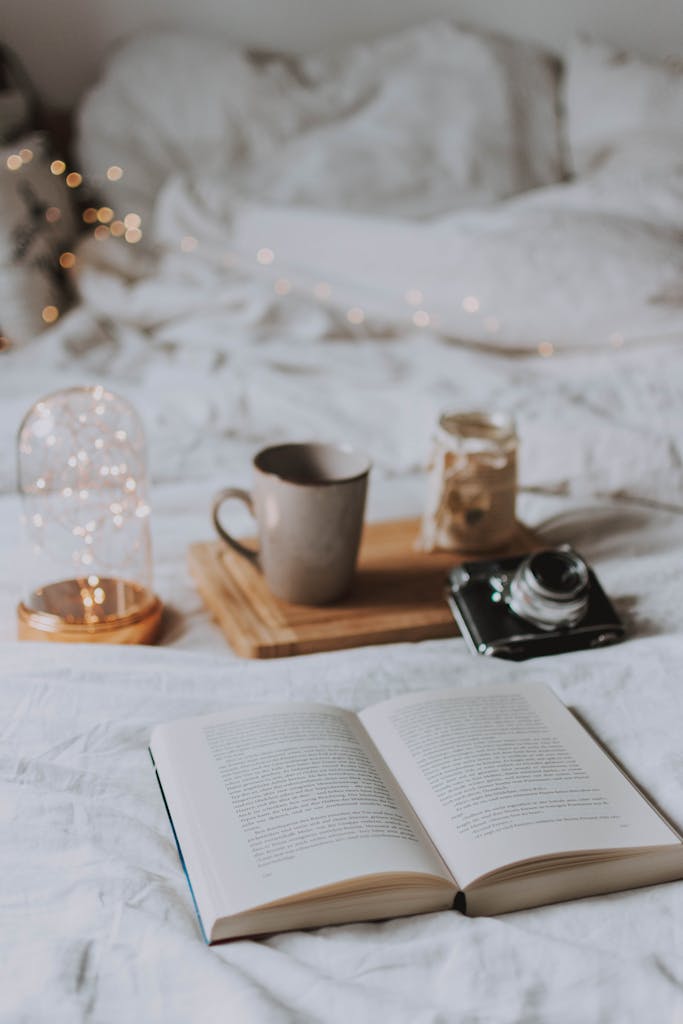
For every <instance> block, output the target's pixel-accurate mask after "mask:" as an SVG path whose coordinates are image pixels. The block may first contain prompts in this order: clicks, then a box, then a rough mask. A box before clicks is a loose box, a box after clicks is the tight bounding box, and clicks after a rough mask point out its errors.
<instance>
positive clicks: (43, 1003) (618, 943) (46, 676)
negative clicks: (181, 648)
mask: <svg viewBox="0 0 683 1024" xmlns="http://www.w3.org/2000/svg"><path fill="white" fill-rule="evenodd" d="M681 653H682V647H681V639H680V637H672V636H669V637H666V636H664V637H657V638H656V639H644V640H639V641H633V642H631V643H629V644H627V645H624V646H622V647H615V648H612V649H609V650H605V651H600V652H590V653H583V654H577V655H568V656H566V657H563V658H555V659H544V660H542V661H536V662H530V663H527V664H526V665H508V664H504V663H502V662H498V663H495V664H492V663H491V662H489V661H484V660H480V659H476V658H472V657H471V656H470V655H469V654H468V653H467V652H466V651H465V649H464V645H463V644H462V642H461V641H457V640H454V641H442V642H435V643H429V644H421V645H412V646H411V645H395V646H391V647H388V648H367V649H365V650H358V651H352V652H345V653H344V655H343V657H340V656H338V655H325V656H320V655H314V656H310V657H308V658H304V659H294V660H288V661H286V662H284V663H279V664H258V663H252V664H248V665H243V664H240V665H235V664H234V663H233V664H232V665H231V664H229V663H226V661H225V660H224V659H223V658H221V657H209V656H202V655H200V654H197V653H195V654H191V655H183V654H178V653H175V654H172V653H170V652H165V651H163V650H135V649H124V650H116V649H112V648H102V649H101V650H100V652H99V653H98V657H97V659H96V660H94V659H93V656H92V651H91V650H90V649H88V648H68V649H65V648H54V647H50V648H46V647H42V646H41V647H36V648H32V649H27V648H25V647H17V646H15V645H3V646H2V648H1V649H0V657H1V658H2V664H3V685H2V688H0V721H1V722H2V723H3V726H2V753H1V754H0V764H1V768H2V788H1V789H0V799H1V804H0V806H1V808H2V822H3V832H4V835H5V836H6V839H5V840H4V841H3V843H2V846H1V847H0V900H1V905H2V912H3V927H2V929H1V930H0V964H1V965H2V967H1V968H0V970H1V972H2V976H3V983H2V985H1V986H0V1019H2V1020H3V1021H7V1022H10V1021H12V1022H17V1021H26V1022H28V1021H30V1022H31V1024H37V1022H41V1021H47V1020H50V1021H51V1022H52V1024H62V1022H64V1024H72V1022H73V1021H75V1020H93V1021H97V1022H98V1024H109V1022H112V1024H113V1022H119V1021H122V1020H131V1021H133V1020H136V1021H137V1020H164V1021H167V1022H168V1024H173V1022H178V1024H180V1022H182V1024H186V1022H187V1021H202V1022H207V1024H212V1022H214V1021H215V1022H218V1021H225V1020H231V1021H240V1022H245V1024H247V1022H254V1024H265V1022H269V1021H273V1022H275V1021H277V1022H282V1021H291V1022H294V1021H297V1022H298V1021H303V1020H306V1021H311V1022H314V1021H320V1022H335V1021H336V1022H339V1024H346V1022H348V1021H349V1020H357V1021H359V1022H372V1021H376V1020H377V1019H378V1018H379V1017H382V1018H383V1019H386V1020H391V1021H392V1024H393V1022H396V1024H400V1022H405V1024H414V1022H415V1021H420V1022H424V1024H442V1022H446V1021H472V1022H481V1024H484V1022H489V1021H492V1020H495V1021H496V1022H500V1024H505V1022H509V1024H518V1022H520V1021H530V1022H531V1021H543V1022H551V1021H552V1022H566V1024H570V1022H572V1024H573V1022H575V1021H577V1020H600V1021H601V1022H604V1024H611V1022H614V1024H624V1022H630V1021H633V1022H637V1021H638V1022H640V1021H643V1020H657V1021H664V1020H666V1021H675V1020H678V1019H679V1017H680V1015H681V1013H682V1012H683V974H682V973H681V964H682V963H683V931H682V930H681V920H682V919H683V883H680V882H678V883H673V884H669V885H663V886H657V887H653V888H650V889H643V890H639V891H634V892H630V893H619V894H615V895H613V896H607V897H600V898H595V899H588V900H583V901H578V902H574V903H568V904H559V905H556V906H552V907H546V908H542V909H537V910H532V911H527V912H524V913H517V914H511V915H507V916H503V917H499V918H479V919H476V920H471V919H467V918H464V917H462V916H461V915H460V914H458V913H456V912H455V911H454V912H452V913H442V914H433V915H426V916H421V917H420V916H418V917H413V918H406V919H398V920H395V921H390V922H386V923H379V924H362V925H348V926H343V927H337V928H322V929H319V930H317V931H313V932H308V933H302V932H298V933H292V934H283V935H279V936H276V937H274V938H271V939H268V940H265V941H261V942H252V941H239V942H235V943H233V944H229V945H226V946H222V947H218V948H214V949H208V948H207V947H205V946H204V945H203V943H202V940H201V938H200V933H199V929H198V926H197V923H196V919H195V916H194V911H193V908H192V901H191V899H190V894H189V890H188V888H187V885H186V882H185V878H184V876H183V873H182V871H181V869H180V865H179V862H178V857H177V854H176V850H175V846H174V844H173V842H172V840H171V836H170V829H169V826H168V822H167V819H166V815H165V812H164V809H163V804H162V801H161V798H160V796H159V793H158V790H157V786H156V781H155V779H154V774H153V771H152V768H151V765H150V762H149V758H148V755H147V751H146V747H147V743H148V740H149V732H150V727H151V726H152V725H153V724H154V723H155V722H157V721H160V720H170V719H173V718H177V717H183V716H185V715H188V716H189V715H193V714H199V713H204V712H206V711H210V710H214V709H217V708H221V707H226V706H229V705H232V704H237V703H244V702H246V701H261V700H264V701H265V700H273V699H276V700H282V699H289V698H291V699H293V700H294V699H304V700H310V699H313V700H323V701H325V700H329V701H332V702H333V703H338V704H340V705H343V706H347V707H353V708H358V707H361V706H364V705H366V704H368V703H371V702H373V701H376V700H380V699H382V698H384V697H386V696H388V695H390V694H397V693H401V692H405V691H407V690H414V689H422V688H431V687H435V686H470V685H476V684H478V683H482V682H486V681H493V680H496V681H498V682H500V681H503V680H506V679H510V680H513V679H533V680H543V681H546V682H549V683H550V685H552V686H553V688H554V689H555V690H556V692H557V693H558V694H559V696H560V697H561V698H562V699H563V700H564V701H565V702H567V703H569V704H570V705H571V706H572V707H573V708H574V709H575V710H576V711H577V712H578V713H579V714H580V715H581V716H583V718H584V720H585V721H586V722H587V724H588V725H589V726H591V727H592V728H593V729H594V730H595V731H596V732H597V734H598V736H599V737H600V738H601V739H602V740H603V741H604V742H605V743H606V744H607V745H608V747H609V749H610V750H611V751H612V753H613V754H614V755H615V756H617V757H618V758H620V759H621V761H622V762H623V764H624V765H625V767H626V768H627V769H629V770H631V771H632V772H633V773H634V774H635V775H636V776H637V778H638V781H639V782H640V783H641V784H642V785H643V786H645V787H646V788H647V789H648V790H649V792H650V794H651V796H652V797H653V799H655V800H656V801H657V802H658V804H659V805H660V806H661V808H662V809H663V810H664V811H665V812H666V813H667V814H668V815H670V816H672V817H673V818H674V820H675V821H677V823H678V825H679V827H680V826H681V825H683V801H682V799H681V793H682V792H683V773H682V766H681V759H680V735H681V729H682V728H683V691H682V690H681V687H680V679H679V676H680V661H681Z"/></svg>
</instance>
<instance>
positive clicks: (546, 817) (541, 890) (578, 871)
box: [150, 684, 683, 943]
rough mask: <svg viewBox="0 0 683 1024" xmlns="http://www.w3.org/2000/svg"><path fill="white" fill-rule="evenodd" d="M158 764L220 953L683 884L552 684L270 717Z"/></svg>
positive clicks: (157, 744)
mask: <svg viewBox="0 0 683 1024" xmlns="http://www.w3.org/2000/svg"><path fill="white" fill-rule="evenodd" d="M150 750H151V754H152V758H153V760H154V763H155V766H156V770H157V774H158V777H159V782H160V785H161V787H162V793H163V795H164V799H165V801H166V806H167V809H168V812H169V817H170V819H171V823H172V826H173V829H174V834H175V837H176V841H177V843H178V849H179V852H180V854H181V859H182V861H183V863H184V867H185V870H186V873H187V876H188V880H189V882H190V887H191V890H192V893H193V896H194V900H195V904H196V908H197V913H198V915H199V919H200V922H201V926H202V929H203V931H204V935H205V937H206V939H207V941H208V942H211V943H213V942H221V941H223V940H225V939H232V938H236V937H237V936H243V935H256V934H265V933H269V932H274V931H281V930H286V929H291V928H310V927H316V926H319V925H326V924H337V923H341V922H344V921H364V920H373V919H380V918H386V917H394V916H399V915H402V914H415V913H420V912H427V911H435V910H445V909H448V908H452V907H454V906H455V907H457V908H459V909H462V910H464V911H466V912H467V913H468V914H499V913H503V912H506V911H510V910H518V909H522V908H525V907H531V906H536V905H538V904H542V903H551V902H555V901H558V900H566V899H573V898H575V897H578V896H587V895H593V894H597V893H603V892H609V891H612V890H616V889H627V888H632V887H635V886H640V885H649V884H651V883H654V882H664V881H669V880H672V879H675V878H682V877H683V840H682V839H681V836H680V835H679V834H678V833H677V832H676V831H674V829H673V828H672V827H671V826H670V825H669V824H668V823H667V822H666V821H665V820H664V819H663V818H662V817H661V815H660V814H659V813H658V812H657V811H656V810H655V809H654V808H653V807H652V805H651V804H650V803H649V802H648V801H647V799H646V798H645V797H644V796H643V795H642V794H641V793H640V792H639V791H638V790H637V789H636V788H635V786H634V785H633V784H632V783H631V782H630V781H629V780H628V779H627V777H626V776H625V775H624V774H623V772H621V771H620V769H619V768H618V767H617V766H616V765H615V764H614V762H613V761H612V760H611V759H610V758H609V757H608V756H607V755H606V754H605V753H604V752H603V750H602V749H601V748H600V746H598V744H597V743H596V742H595V741H594V740H593V739H592V738H591V737H590V736H589V734H588V733H587V732H586V731H585V729H583V728H582V726H581V725H580V724H579V723H578V721H577V720H576V719H575V718H574V716H573V715H572V714H571V713H570V712H569V711H568V710H567V708H565V706H564V705H563V704H562V703H561V702H560V701H559V700H558V699H557V698H556V697H555V696H554V694H553V693H552V691H551V690H549V689H547V688H546V687H544V686H541V685H536V684H532V685H524V686H514V687H512V686H505V687H495V688H486V689H484V688H476V689H467V690H460V691H452V690H445V691H436V692H431V693H418V694H410V695H408V696H404V697H398V698H396V699H394V700H388V701H385V702H383V703H381V704H376V705H374V706H373V707H369V708H367V709H366V710H365V711H362V712H361V713H360V714H358V715H355V714H353V713H352V712H350V711H345V710H342V709H341V708H335V707H332V706H329V705H325V704H312V703H308V704H304V703H301V704H296V703H294V704H292V703H290V704H276V705H258V706H252V707H246V708H239V709H236V710H231V711H226V712H221V713H219V714H213V715H207V716H204V717H201V718H193V719H188V720H186V721H179V722H172V723H170V724H168V725H160V726H157V727H156V728H155V729H154V730H153V733H152V740H151V747H150Z"/></svg>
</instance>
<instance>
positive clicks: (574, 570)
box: [528, 550, 587, 596]
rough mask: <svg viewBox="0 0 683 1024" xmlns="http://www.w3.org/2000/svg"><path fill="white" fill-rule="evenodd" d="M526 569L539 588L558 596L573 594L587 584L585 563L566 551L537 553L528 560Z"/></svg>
mask: <svg viewBox="0 0 683 1024" xmlns="http://www.w3.org/2000/svg"><path fill="white" fill-rule="evenodd" d="M528 569H529V572H530V573H531V574H532V576H534V578H535V579H536V582H537V583H538V585H539V587H541V588H542V589H543V590H546V591H548V593H550V594H557V595H558V596H559V595H566V596H569V595H571V594H575V593H577V592H578V591H579V590H581V589H582V588H583V587H585V585H586V582H587V574H586V571H585V563H584V562H583V561H581V560H580V559H578V558H577V556H576V555H574V554H573V553H570V552H568V551H559V550H554V551H539V552H538V554H536V555H532V556H531V558H530V559H529V562H528Z"/></svg>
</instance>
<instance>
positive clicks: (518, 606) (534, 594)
mask: <svg viewBox="0 0 683 1024" xmlns="http://www.w3.org/2000/svg"><path fill="white" fill-rule="evenodd" d="M539 555H542V556H543V557H545V558H546V560H547V559H548V558H549V557H552V556H555V557H556V558H557V562H558V565H559V564H560V561H561V562H562V563H563V564H564V569H565V570H566V572H565V575H564V577H563V579H562V585H561V586H558V588H557V589H553V587H552V586H548V585H546V584H544V582H543V580H542V579H540V578H539V574H538V573H537V572H535V571H534V568H533V563H534V560H535V559H536V560H538V558H539ZM567 576H569V577H570V580H569V581H567ZM588 583H589V576H588V566H587V565H586V563H585V562H584V560H583V559H582V558H580V557H579V555H577V554H576V552H574V551H572V550H571V549H570V548H566V547H562V548H556V549H551V550H549V551H546V552H541V553H539V552H536V553H535V554H532V555H529V556H528V557H527V558H525V559H524V561H523V562H522V563H521V564H520V565H519V567H518V569H517V572H516V573H515V575H514V576H513V578H512V580H511V581H510V585H509V588H508V592H507V594H506V601H507V604H508V607H509V608H510V611H512V612H514V613H515V615H518V616H519V618H521V619H525V620H526V621H527V622H531V623H533V624H534V625H535V626H537V627H538V628H539V629H545V630H551V629H557V628H558V627H560V626H567V627H572V626H575V625H576V624H577V623H578V622H580V621H581V619H582V618H583V617H584V615H585V614H586V610H587V608H588V597H589V588H588Z"/></svg>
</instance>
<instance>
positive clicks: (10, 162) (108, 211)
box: [0, 148, 624, 358]
mask: <svg viewBox="0 0 683 1024" xmlns="http://www.w3.org/2000/svg"><path fill="white" fill-rule="evenodd" d="M32 159H33V152H32V151H31V150H30V149H28V148H23V149H21V150H20V151H19V153H13V154H10V156H8V157H7V158H6V163H7V167H8V168H9V169H10V170H19V169H20V168H21V167H22V166H23V165H24V164H25V163H29V162H30V161H31V160H32ZM50 171H51V172H52V174H54V175H61V174H63V173H64V172H65V171H66V164H65V162H64V161H63V160H53V161H52V162H51V164H50ZM105 173H106V177H107V179H108V180H109V181H111V182H116V181H120V179H121V178H122V177H123V174H124V170H123V168H122V167H121V166H120V165H119V164H112V165H111V166H110V167H108V168H107V170H106V172H105ZM65 180H66V184H67V185H68V186H69V187H70V188H77V187H78V186H80V185H81V184H82V182H83V177H82V175H81V174H80V173H79V172H78V171H71V172H69V174H67V176H66V179H65ZM61 216H62V214H61V210H60V209H59V208H58V207H56V206H51V207H48V208H47V210H46V211H45V218H46V220H47V221H48V223H56V222H57V221H59V220H60V219H61ZM81 216H82V219H83V221H84V223H86V224H94V225H96V226H95V228H94V230H93V235H94V237H95V238H96V239H97V240H103V239H106V238H108V237H109V236H110V235H112V236H114V237H115V238H123V239H124V240H125V241H126V242H128V243H130V244H133V245H134V244H136V243H137V242H139V241H140V240H141V239H142V230H141V227H140V226H141V223H142V218H141V217H140V215H139V214H138V213H133V212H129V213H126V214H125V215H124V216H123V218H120V217H118V218H117V217H116V214H115V211H114V210H113V209H112V208H111V207H109V206H101V207H99V208H95V207H87V208H86V209H85V210H84V211H83V212H82V214H81ZM179 246H180V249H181V251H182V252H184V253H192V252H196V250H197V249H198V248H199V240H198V239H197V238H196V237H194V236H193V235H184V236H183V237H182V238H181V239H180V243H179ZM274 260H275V253H274V251H273V249H271V248H270V247H269V246H262V247H261V248H260V249H258V250H257V252H256V262H257V263H259V264H260V265H261V266H264V267H267V266H270V265H271V264H272V263H273V262H274ZM221 262H222V263H223V265H224V266H225V267H226V268H232V267H234V266H235V265H236V264H238V263H239V262H240V261H239V259H238V257H237V256H236V255H235V253H233V252H225V253H223V254H222V256H221ZM75 263H76V256H75V254H74V253H72V252H63V253H61V255H60V256H59V265H60V267H62V269H71V268H72V267H73V266H74V265H75ZM292 287H293V285H292V282H291V281H290V280H288V279H287V278H285V277H280V278H278V279H277V280H276V281H275V282H274V285H273V290H274V292H275V294H276V295H278V296H280V297H284V296H286V295H289V294H290V292H291V291H292ZM312 293H313V295H314V296H315V298H316V299H318V300H319V301H321V302H325V301H327V300H329V299H330V297H331V295H332V286H331V285H330V283H329V282H328V281H318V282H316V283H315V284H314V285H313V287H312ZM403 297H404V299H405V301H406V303H407V304H408V305H409V306H414V307H419V306H421V303H422V302H423V299H424V294H423V292H422V290H421V289H420V288H417V287H410V288H407V289H406V291H405V292H404V296H403ZM462 308H463V310H464V311H465V312H466V313H470V314H474V313H477V312H479V311H480V309H481V303H480V300H479V299H478V298H477V297H476V296H475V295H466V296H465V297H464V298H463V299H462ZM58 316H59V310H58V309H57V307H55V306H46V307H45V308H44V309H43V312H42V317H43V320H44V321H45V322H46V323H52V322H54V320H56V319H57V317H58ZM346 319H347V321H348V322H349V323H350V324H353V325H359V324H362V323H364V322H365V312H364V310H363V309H362V308H361V307H360V306H351V307H350V309H348V310H347V311H346ZM410 319H411V322H412V323H413V324H414V326H416V327H419V328H427V327H432V328H436V327H437V326H438V325H439V324H440V320H439V318H438V317H437V316H436V315H434V314H431V313H428V312H427V311H426V310H425V309H422V308H416V309H415V311H414V312H413V313H412V314H411V317H410ZM483 326H484V329H485V330H486V331H487V332H489V333H491V334H496V333H497V332H498V331H499V330H500V326H501V322H500V320H499V319H498V317H495V316H487V317H485V318H484V320H483ZM608 343H609V345H610V346H611V347H612V348H614V349H618V348H621V347H622V346H623V345H624V336H623V335H622V334H621V333H620V332H614V333H613V334H610V335H609V337H608ZM9 344H10V343H9V341H8V339H6V338H4V337H2V336H0V351H2V349H3V348H4V347H6V346H8V345H9ZM537 351H538V353H539V355H540V356H541V357H543V358H548V357H549V356H552V355H553V354H554V353H555V347H554V345H553V344H552V343H551V342H548V341H544V342H541V343H540V344H539V345H538V346H537Z"/></svg>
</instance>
